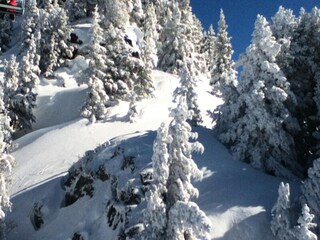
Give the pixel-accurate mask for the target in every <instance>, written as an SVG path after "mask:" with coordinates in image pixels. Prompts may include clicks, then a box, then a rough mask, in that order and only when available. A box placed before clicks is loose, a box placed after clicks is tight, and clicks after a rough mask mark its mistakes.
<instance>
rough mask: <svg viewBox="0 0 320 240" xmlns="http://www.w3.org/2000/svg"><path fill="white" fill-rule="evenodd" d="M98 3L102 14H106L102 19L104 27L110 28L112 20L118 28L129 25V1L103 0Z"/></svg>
mask: <svg viewBox="0 0 320 240" xmlns="http://www.w3.org/2000/svg"><path fill="white" fill-rule="evenodd" d="M98 5H99V11H100V15H101V16H104V18H103V19H101V20H102V26H103V28H104V29H108V26H109V23H110V22H111V23H112V24H113V26H114V27H116V28H122V27H123V26H127V25H128V23H129V19H130V13H129V9H128V5H127V1H125V0H118V1H114V0H101V1H100V2H99V4H98Z"/></svg>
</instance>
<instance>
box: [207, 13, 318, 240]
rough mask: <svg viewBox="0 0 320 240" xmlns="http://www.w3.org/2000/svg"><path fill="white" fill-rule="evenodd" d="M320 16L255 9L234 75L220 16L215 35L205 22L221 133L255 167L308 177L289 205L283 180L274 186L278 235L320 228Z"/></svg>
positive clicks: (297, 235) (305, 234)
mask: <svg viewBox="0 0 320 240" xmlns="http://www.w3.org/2000/svg"><path fill="white" fill-rule="evenodd" d="M319 19H320V10H319V9H318V8H313V9H312V11H311V12H306V11H305V10H303V9H302V10H301V11H300V15H299V16H298V17H296V16H295V15H294V14H293V12H292V11H291V10H288V9H285V8H283V7H280V8H279V11H278V12H277V13H276V14H275V16H274V17H272V21H271V22H268V21H267V20H266V19H265V18H264V17H263V16H261V15H258V17H257V20H256V22H255V27H254V32H253V34H252V40H251V44H250V45H249V46H248V48H247V49H246V52H245V53H244V54H242V55H241V56H240V59H239V61H238V64H237V65H238V66H239V67H241V73H240V76H239V77H237V72H236V70H235V65H234V63H233V61H232V59H231V55H232V49H231V47H230V46H231V45H230V38H229V37H228V35H227V32H226V25H225V21H224V18H223V16H222V17H221V18H220V21H219V32H218V34H217V35H216V36H215V34H214V32H213V30H212V29H211V30H210V31H209V32H208V35H207V38H206V41H207V42H210V41H212V42H215V44H209V45H208V47H209V49H212V50H210V51H209V53H210V54H211V55H212V56H213V57H211V59H214V61H213V63H214V65H213V67H211V68H210V71H211V74H212V75H211V76H212V78H211V79H212V81H211V84H212V86H213V93H214V94H216V95H218V96H221V98H222V99H223V100H224V103H223V104H222V105H221V106H219V107H218V108H217V109H215V112H214V113H213V114H212V116H213V118H214V120H216V126H215V130H216V132H217V134H218V137H219V138H220V140H221V141H222V142H223V143H225V144H226V145H227V146H228V147H229V148H230V150H231V151H232V152H233V154H234V156H235V158H237V159H239V160H242V161H245V162H248V163H250V164H251V165H252V166H253V167H255V168H258V169H261V170H263V171H265V172H268V173H270V174H273V175H277V176H281V177H285V178H300V179H304V178H305V177H306V179H305V181H304V182H303V184H302V194H301V196H300V198H299V199H298V201H295V202H293V203H292V204H291V203H290V191H289V185H288V184H281V185H280V187H279V199H278V201H277V203H276V205H275V207H274V208H273V210H272V214H273V220H272V222H271V229H272V232H273V233H274V235H275V236H276V237H277V238H278V239H312V240H315V239H317V236H319V233H320V232H319V228H315V227H316V226H317V225H318V226H319V223H320V219H319V217H318V215H319V213H320V212H319V211H320V204H319V203H320V195H319V193H318V191H317V187H318V185H319V183H320V181H319V173H318V172H319V160H318V158H319V153H320V152H319V140H320V138H319V136H320V135H319V121H320V118H319V116H320V108H319V99H320V95H319V76H320V75H319V67H320V65H319V56H318V55H319V54H318V52H319V50H320V41H319V32H320V31H319V30H320V29H319V21H320V20H319ZM211 46H213V47H211ZM208 62H210V61H208ZM308 169H309V170H308ZM307 172H308V174H307ZM299 212H300V213H301V214H300V217H299ZM312 231H313V232H312Z"/></svg>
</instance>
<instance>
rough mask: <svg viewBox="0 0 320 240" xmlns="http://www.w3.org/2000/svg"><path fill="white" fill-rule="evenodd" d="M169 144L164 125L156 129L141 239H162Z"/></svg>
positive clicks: (163, 235) (164, 223)
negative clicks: (151, 170) (151, 177)
mask: <svg viewBox="0 0 320 240" xmlns="http://www.w3.org/2000/svg"><path fill="white" fill-rule="evenodd" d="M170 142H171V139H170V137H169V136H168V129H167V127H166V125H165V124H164V123H162V124H161V126H160V127H159V129H158V132H157V137H156V139H155V141H154V143H153V155H152V168H153V182H152V184H151V186H150V190H149V191H148V192H147V194H146V201H147V207H146V210H145V212H144V219H143V221H144V225H145V231H144V234H143V239H145V240H156V239H159V240H160V239H164V237H165V230H166V226H167V221H168V220H167V213H166V199H165V195H166V191H167V188H166V183H167V180H168V176H169V162H168V161H169V154H168V144H169V143H170Z"/></svg>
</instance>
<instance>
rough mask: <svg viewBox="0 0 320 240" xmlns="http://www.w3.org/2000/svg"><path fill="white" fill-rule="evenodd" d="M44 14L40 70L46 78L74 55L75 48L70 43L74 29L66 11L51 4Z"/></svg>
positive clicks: (41, 18)
mask: <svg viewBox="0 0 320 240" xmlns="http://www.w3.org/2000/svg"><path fill="white" fill-rule="evenodd" d="M42 13H43V14H41V15H40V22H41V26H40V29H41V42H40V48H39V53H40V54H41V55H40V69H41V71H42V72H43V73H44V75H45V76H46V77H51V76H52V75H53V71H54V70H55V69H56V68H58V67H60V66H61V65H62V64H63V63H64V62H65V60H66V59H67V58H71V57H72V55H73V47H72V46H71V44H70V43H69V42H68V39H69V38H70V34H71V31H72V29H71V27H70V25H69V23H68V16H67V14H66V11H65V10H64V9H63V8H61V7H60V6H59V5H58V4H57V3H54V4H53V5H51V4H49V6H48V7H47V9H46V11H42Z"/></svg>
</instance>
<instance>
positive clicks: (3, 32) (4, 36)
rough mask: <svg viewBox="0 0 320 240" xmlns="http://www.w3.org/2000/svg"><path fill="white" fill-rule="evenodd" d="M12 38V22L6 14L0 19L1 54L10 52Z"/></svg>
mask: <svg viewBox="0 0 320 240" xmlns="http://www.w3.org/2000/svg"><path fill="white" fill-rule="evenodd" d="M11 37H12V22H11V20H10V18H9V15H8V14H6V15H5V16H4V17H3V18H1V19H0V53H1V51H2V52H5V51H7V50H8V48H9V46H10V42H11Z"/></svg>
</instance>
